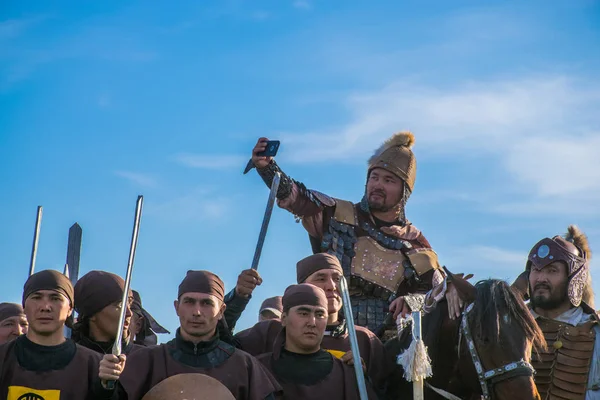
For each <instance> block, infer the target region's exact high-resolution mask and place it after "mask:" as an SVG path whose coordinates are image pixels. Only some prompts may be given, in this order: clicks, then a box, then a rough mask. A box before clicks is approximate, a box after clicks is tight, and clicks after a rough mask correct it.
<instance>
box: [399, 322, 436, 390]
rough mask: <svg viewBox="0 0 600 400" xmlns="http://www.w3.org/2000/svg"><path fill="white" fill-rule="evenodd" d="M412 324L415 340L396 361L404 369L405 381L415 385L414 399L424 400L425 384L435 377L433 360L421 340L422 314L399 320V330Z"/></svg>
mask: <svg viewBox="0 0 600 400" xmlns="http://www.w3.org/2000/svg"><path fill="white" fill-rule="evenodd" d="M409 323H410V325H411V327H412V337H413V340H412V342H411V344H410V346H409V347H408V349H406V350H405V351H404V352H403V353H402V354H400V355H399V356H398V359H397V360H396V362H397V364H398V365H401V366H402V368H404V379H406V380H407V381H408V382H412V383H413V393H414V395H413V397H414V399H415V400H421V399H423V382H424V381H425V379H427V378H429V377H430V376H432V375H433V373H432V371H431V359H430V358H429V355H428V354H427V347H425V343H424V342H423V339H422V338H421V312H419V311H417V312H413V313H412V315H410V316H409V317H407V318H401V317H399V318H398V321H397V325H398V330H399V331H400V330H402V329H404V327H406V326H407V325H408V324H409Z"/></svg>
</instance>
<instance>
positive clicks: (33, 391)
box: [0, 270, 110, 400]
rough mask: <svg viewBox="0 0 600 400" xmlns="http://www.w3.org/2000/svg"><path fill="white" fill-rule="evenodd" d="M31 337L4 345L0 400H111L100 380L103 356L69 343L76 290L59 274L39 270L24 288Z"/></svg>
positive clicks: (0, 352) (0, 356)
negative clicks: (67, 336)
mask: <svg viewBox="0 0 600 400" xmlns="http://www.w3.org/2000/svg"><path fill="white" fill-rule="evenodd" d="M23 306H24V312H25V315H26V316H27V321H29V329H28V331H27V334H25V335H21V336H19V337H18V338H17V339H15V340H13V341H12V342H8V343H5V344H4V345H2V346H0V398H2V399H7V400H21V399H45V400H59V399H65V400H92V399H109V398H110V397H108V396H109V395H110V393H108V394H107V393H106V392H105V391H104V390H103V388H102V387H101V385H100V380H99V379H98V363H99V362H100V355H99V354H97V353H95V352H93V351H91V350H89V349H87V348H85V347H82V346H79V345H78V344H76V343H75V342H74V341H72V340H70V339H65V337H64V334H63V330H64V326H65V321H66V320H67V318H68V317H69V316H70V315H71V314H72V312H73V286H72V285H71V282H70V281H69V279H68V278H67V277H66V276H64V275H63V274H61V273H60V272H58V271H52V270H45V271H40V272H37V273H35V274H33V275H31V276H30V277H29V279H27V282H26V283H25V286H24V288H23Z"/></svg>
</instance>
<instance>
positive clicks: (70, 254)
mask: <svg viewBox="0 0 600 400" xmlns="http://www.w3.org/2000/svg"><path fill="white" fill-rule="evenodd" d="M82 234H83V231H82V230H81V226H79V224H78V223H77V222H75V223H74V224H73V225H72V226H71V227H70V228H69V240H68V244H67V265H68V266H69V279H70V280H71V283H72V284H73V286H75V283H77V279H79V259H80V256H81V238H82Z"/></svg>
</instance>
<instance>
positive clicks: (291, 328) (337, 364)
mask: <svg viewBox="0 0 600 400" xmlns="http://www.w3.org/2000/svg"><path fill="white" fill-rule="evenodd" d="M327 303H328V300H327V296H326V295H325V292H324V291H323V289H321V288H318V287H316V286H314V285H311V284H309V283H302V284H299V285H292V286H290V287H288V288H287V289H286V290H285V293H284V294H283V314H282V316H281V323H282V326H283V329H282V330H281V331H280V332H279V334H278V336H277V338H276V339H275V343H274V345H273V351H272V353H266V354H263V355H261V356H259V357H258V359H259V360H260V361H261V362H262V363H263V364H264V365H265V366H266V367H267V368H268V369H269V371H271V372H272V373H273V375H274V376H275V377H276V378H277V380H278V381H279V383H280V384H281V386H282V387H283V393H284V399H286V400H295V399H299V400H300V399H302V400H305V399H315V400H316V399H327V400H336V399H340V400H342V399H344V400H353V399H357V400H358V399H359V398H360V397H359V393H358V384H357V382H356V375H355V373H354V368H353V367H351V366H349V365H347V364H345V363H343V362H342V361H341V360H339V359H337V358H336V357H334V356H332V355H331V353H329V352H327V351H325V350H322V349H321V340H322V339H323V335H324V334H325V328H326V326H327V316H328V313H327V308H328V305H327ZM367 390H368V394H369V398H370V399H376V398H377V397H376V395H375V393H374V391H373V390H372V389H371V386H370V385H369V383H368V381H367Z"/></svg>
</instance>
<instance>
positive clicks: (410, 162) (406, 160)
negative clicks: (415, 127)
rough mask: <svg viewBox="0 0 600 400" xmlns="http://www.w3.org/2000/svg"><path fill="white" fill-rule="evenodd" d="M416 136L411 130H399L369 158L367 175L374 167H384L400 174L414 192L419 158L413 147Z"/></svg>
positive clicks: (395, 173) (397, 174)
mask: <svg viewBox="0 0 600 400" xmlns="http://www.w3.org/2000/svg"><path fill="white" fill-rule="evenodd" d="M414 143H415V136H414V135H413V134H412V133H411V132H399V133H396V134H395V135H393V136H392V137H390V138H389V139H388V140H386V141H385V142H384V143H383V144H382V145H381V146H380V147H379V148H378V149H377V150H376V151H375V153H374V154H373V155H372V156H371V158H369V170H368V172H367V176H369V174H370V173H371V171H372V170H373V169H374V168H383V169H385V170H386V171H389V172H391V173H393V174H394V175H396V176H398V177H399V178H400V179H402V180H403V181H404V182H406V185H407V186H408V189H409V190H410V191H411V192H412V190H413V187H414V185H415V179H416V176H417V160H416V158H415V155H414V154H413V152H412V150H411V148H412V145H413V144H414Z"/></svg>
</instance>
